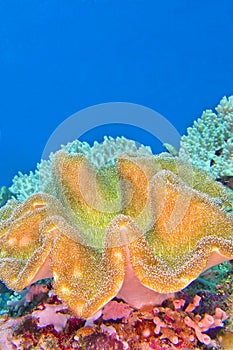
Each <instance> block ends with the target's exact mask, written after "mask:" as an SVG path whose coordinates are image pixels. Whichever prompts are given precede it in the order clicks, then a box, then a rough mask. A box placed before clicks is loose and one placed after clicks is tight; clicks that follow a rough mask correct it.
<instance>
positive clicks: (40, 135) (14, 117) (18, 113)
mask: <svg viewBox="0 0 233 350" xmlns="http://www.w3.org/2000/svg"><path fill="white" fill-rule="evenodd" d="M232 37H233V2H232V1H231V0H223V1H221V2H220V1H217V0H212V1H210V0H206V1H201V0H197V1H187V0H177V1H172V0H165V1H161V2H159V1H155V0H70V1H65V0H62V1H61V0H56V1H55V0H49V1H45V0H39V1H36V0H33V1H32V0H24V1H18V0H12V1H10V2H7V1H1V2H0V150H1V158H0V186H2V185H7V186H8V185H10V184H11V179H12V177H13V176H14V175H15V174H16V173H17V171H19V170H20V171H22V172H25V173H27V172H29V171H30V170H33V169H34V168H35V166H36V163H37V162H38V161H40V158H41V155H42V152H43V149H44V147H45V144H46V142H47V140H48V139H49V137H50V135H51V133H52V132H53V131H54V130H55V129H56V127H57V126H58V125H59V124H60V123H62V122H63V121H64V120H65V119H66V118H68V117H69V116H70V115H72V114H73V113H75V112H77V111H79V110H81V109H83V108H87V107H89V106H92V105H96V104H100V103H107V102H131V103H135V104H141V105H144V106H147V107H149V108H152V109H154V110H156V111H157V112H159V113H160V114H162V115H163V116H164V117H165V118H166V119H167V120H168V121H169V122H170V123H171V124H172V125H173V126H174V127H175V128H176V129H177V130H178V132H179V133H180V134H181V135H182V134H184V133H185V131H186V128H187V127H188V126H191V125H192V123H193V121H194V119H196V118H197V117H199V116H200V115H201V112H202V111H203V110H204V109H206V108H214V107H215V106H216V105H217V104H218V102H219V101H220V99H221V98H222V97H223V96H224V95H227V96H229V95H232V94H233V85H232V83H233V49H232V47H233V46H232ZM105 134H107V135H112V136H114V137H115V136H117V135H118V136H122V135H123V136H127V137H129V138H133V139H135V140H136V141H138V142H141V143H144V144H148V145H150V146H152V148H153V150H154V151H155V152H160V151H161V150H162V146H161V144H159V143H157V141H156V140H155V139H154V137H153V136H152V135H151V134H149V133H148V132H145V131H143V130H141V129H137V128H135V127H130V126H124V125H123V126H122V125H120V124H116V123H115V124H114V125H111V126H109V125H107V126H106V125H105V126H102V127H98V128H95V129H94V130H91V131H90V132H88V133H86V134H85V135H83V136H82V138H81V139H82V140H85V141H89V142H90V143H93V141H94V140H98V141H101V140H102V138H103V136H104V135H105Z"/></svg>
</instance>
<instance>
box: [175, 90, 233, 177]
mask: <svg viewBox="0 0 233 350" xmlns="http://www.w3.org/2000/svg"><path fill="white" fill-rule="evenodd" d="M215 110H216V113H214V112H213V111H212V110H211V109H208V110H206V111H205V112H203V114H202V116H201V118H199V119H197V121H195V122H194V125H193V127H190V128H188V129H187V132H188V135H187V136H186V135H185V136H182V138H181V142H180V151H179V156H180V157H182V158H185V159H189V160H190V161H191V163H192V164H193V165H195V166H197V167H199V168H202V169H204V170H206V171H207V172H209V173H210V174H212V175H213V176H214V177H215V179H217V178H220V177H222V176H233V96H231V97H229V98H227V97H223V99H222V100H221V101H220V104H219V105H218V106H217V107H216V108H215Z"/></svg>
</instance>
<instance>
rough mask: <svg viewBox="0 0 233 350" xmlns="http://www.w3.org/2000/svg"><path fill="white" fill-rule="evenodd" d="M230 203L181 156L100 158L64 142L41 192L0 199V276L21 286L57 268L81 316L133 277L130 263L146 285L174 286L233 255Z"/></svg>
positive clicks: (58, 284) (166, 289)
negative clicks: (2, 201) (2, 203)
mask: <svg viewBox="0 0 233 350" xmlns="http://www.w3.org/2000/svg"><path fill="white" fill-rule="evenodd" d="M42 188H43V184H42ZM225 203H227V195H226V192H225V190H224V187H223V186H222V185H221V184H219V183H217V182H215V181H214V179H213V178H212V177H211V176H210V175H208V174H206V173H205V172H204V171H201V170H200V169H198V170H196V169H194V168H192V167H191V165H189V164H186V163H185V162H184V161H182V160H181V159H179V158H177V157H171V156H169V155H167V154H161V155H159V156H154V155H152V154H151V155H150V154H145V155H139V154H138V153H135V154H134V155H133V154H124V153H122V154H118V155H117V157H116V160H115V161H114V162H109V163H108V162H107V163H106V165H103V164H101V166H96V164H94V162H92V161H91V160H90V158H88V157H87V156H85V155H84V154H81V153H71V152H68V151H67V149H65V148H64V149H63V150H61V151H58V152H56V153H55V154H54V155H53V158H52V160H51V166H50V174H48V181H47V183H46V186H44V192H43V193H42V192H41V193H35V194H33V195H31V196H29V197H28V198H27V199H26V200H25V201H24V202H19V201H16V200H10V201H8V203H7V204H6V205H5V206H4V207H2V208H1V209H0V219H1V222H0V279H1V280H3V281H4V282H5V283H6V284H7V285H8V286H9V287H10V288H12V289H14V290H18V291H19V290H21V289H23V288H24V287H26V286H27V285H29V284H31V283H32V282H34V281H36V280H38V279H41V278H45V277H49V276H53V277H54V289H55V292H56V293H57V294H58V296H60V297H61V298H62V300H63V301H65V302H66V303H67V305H68V306H69V307H70V308H71V309H72V310H73V311H74V312H76V314H77V315H78V316H81V317H89V316H91V315H92V314H93V313H95V312H96V311H97V310H98V309H99V308H101V307H102V306H103V305H104V304H106V303H107V302H108V301H109V300H111V299H112V298H113V297H114V296H116V295H117V294H118V292H119V291H120V290H121V287H122V285H123V282H124V286H125V285H126V284H127V283H130V280H129V281H127V278H128V277H127V278H126V277H125V276H126V271H127V269H128V267H129V266H130V268H131V270H132V272H131V273H133V274H134V277H135V278H136V279H137V281H138V282H139V283H140V284H141V285H143V286H144V287H145V288H148V289H150V290H153V291H156V292H158V293H171V292H175V291H178V290H180V289H182V288H184V287H185V286H187V285H188V284H189V283H190V282H191V281H192V280H194V279H195V278H197V277H198V275H199V274H200V273H201V272H202V271H203V270H205V269H206V267H209V266H211V265H214V264H217V263H219V262H221V261H224V260H227V259H231V258H233V236H232V232H233V218H232V216H231V215H229V214H227V213H226V212H225V211H224V210H223V209H222V208H221V207H222V205H223V204H225ZM124 280H125V281H124ZM138 297H139V298H140V296H138Z"/></svg>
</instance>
